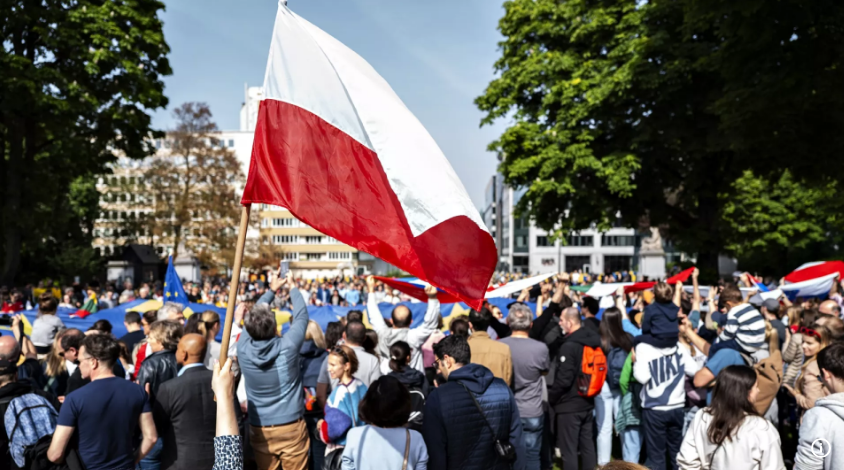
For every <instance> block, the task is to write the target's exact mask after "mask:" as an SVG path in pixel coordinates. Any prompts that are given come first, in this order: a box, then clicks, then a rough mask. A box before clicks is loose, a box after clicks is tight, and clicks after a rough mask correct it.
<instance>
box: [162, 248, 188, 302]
mask: <svg viewBox="0 0 844 470" xmlns="http://www.w3.org/2000/svg"><path fill="white" fill-rule="evenodd" d="M164 301H165V302H178V303H180V304H184V305H187V304H188V296H187V294H185V288H184V287H182V280H181V279H179V275H178V274H176V267H175V266H173V257H172V256H170V258H169V260H168V262H167V275H166V276H164Z"/></svg>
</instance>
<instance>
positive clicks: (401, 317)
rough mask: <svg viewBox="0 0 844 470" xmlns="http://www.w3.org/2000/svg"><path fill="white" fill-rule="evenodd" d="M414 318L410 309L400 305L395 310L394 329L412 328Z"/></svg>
mask: <svg viewBox="0 0 844 470" xmlns="http://www.w3.org/2000/svg"><path fill="white" fill-rule="evenodd" d="M412 321H413V316H412V315H411V314H410V309H409V308H407V307H406V306H404V305H398V306H397V307H396V308H394V309H393V328H410V323H411V322H412Z"/></svg>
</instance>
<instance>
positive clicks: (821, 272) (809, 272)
mask: <svg viewBox="0 0 844 470" xmlns="http://www.w3.org/2000/svg"><path fill="white" fill-rule="evenodd" d="M833 273H838V274H839V275H841V276H842V278H844V261H827V262H825V263H821V264H816V265H814V266H809V267H808V268H805V269H800V270H798V271H792V272H791V273H789V274H788V275H787V276H785V278H784V279H785V280H786V281H788V282H791V283H794V282H803V281H808V280H810V279H817V278H819V277H824V276H828V275H830V274H833Z"/></svg>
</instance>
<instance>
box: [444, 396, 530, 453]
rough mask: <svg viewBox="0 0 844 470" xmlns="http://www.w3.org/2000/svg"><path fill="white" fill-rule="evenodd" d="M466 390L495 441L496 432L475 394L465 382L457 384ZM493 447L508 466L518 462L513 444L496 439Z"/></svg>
mask: <svg viewBox="0 0 844 470" xmlns="http://www.w3.org/2000/svg"><path fill="white" fill-rule="evenodd" d="M457 383H459V384H460V386H461V387H463V389H464V390H466V393H468V394H469V396H470V397H472V402H473V403H475V407H476V408H477V409H478V412H479V413H480V414H481V418H483V419H484V424H486V427H487V429H489V432H490V434H492V438H493V439H495V430H493V429H492V426H490V425H489V421H487V419H486V415H485V414H484V410H482V409H481V405H480V404H479V403H478V400H477V399H476V398H475V394H474V393H472V392H471V391H470V390H469V389H468V388H466V386H465V385H463V382H457ZM493 446H494V447H495V454H496V455H498V458H499V459H501V460H502V461H504V462H505V463H508V464H511V465H512V464H513V463H514V462H515V461H516V448H515V447H513V444H510V441H509V440H501V439H495V442H493Z"/></svg>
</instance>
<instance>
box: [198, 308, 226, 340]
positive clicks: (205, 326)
mask: <svg viewBox="0 0 844 470" xmlns="http://www.w3.org/2000/svg"><path fill="white" fill-rule="evenodd" d="M199 319H200V321H199V323H198V324H197V325H196V329H197V330H199V334H201V335H202V336H203V337H205V339H206V341H210V340H212V339H214V338H212V337H210V335H211V334H213V333H214V332H213V330H212V329H211V328H213V327H214V323H220V314H218V313H217V312H212V311H211V310H206V311H204V312H202V316H201V317H199Z"/></svg>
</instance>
